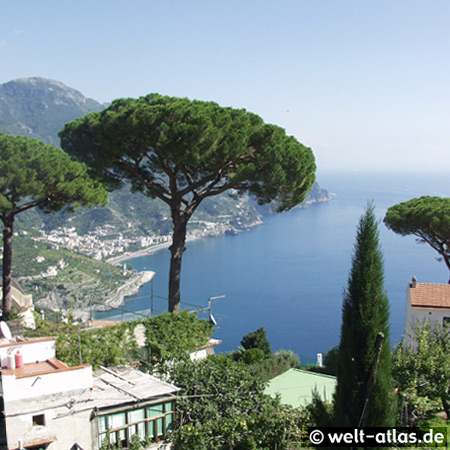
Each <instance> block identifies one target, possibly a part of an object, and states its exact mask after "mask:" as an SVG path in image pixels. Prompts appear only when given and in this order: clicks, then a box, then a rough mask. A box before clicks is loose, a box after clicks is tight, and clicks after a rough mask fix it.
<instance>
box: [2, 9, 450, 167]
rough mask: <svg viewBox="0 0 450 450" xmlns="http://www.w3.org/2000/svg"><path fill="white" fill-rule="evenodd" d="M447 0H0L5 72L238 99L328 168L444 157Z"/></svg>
mask: <svg viewBox="0 0 450 450" xmlns="http://www.w3.org/2000/svg"><path fill="white" fill-rule="evenodd" d="M449 23H450V1H448V0H376V1H375V0H372V1H369V0H270V1H266V0H184V1H181V0H165V1H163V0H160V1H156V0H127V1H119V0H108V1H106V0H95V1H92V0H89V1H88V0H77V1H76V2H73V1H64V0H44V1H40V2H37V1H35V0H0V84H3V83H6V82H8V81H10V80H14V79H17V78H26V77H44V78H49V79H52V80H57V81H61V82H63V83H64V84H66V85H68V86H70V87H72V88H74V89H77V90H79V91H81V92H82V93H83V94H84V95H85V96H87V97H90V98H93V99H95V100H97V101H100V102H110V101H112V100H114V99H116V98H122V97H139V96H142V95H146V94H148V93H151V92H157V93H160V94H164V95H170V96H177V97H188V98H191V99H199V100H208V101H215V102H217V103H219V104H220V105H222V106H232V107H235V108H245V109H247V110H249V111H251V112H253V113H256V114H258V115H259V116H261V117H262V118H263V119H264V120H265V121H266V122H268V123H274V124H276V125H278V126H281V127H282V128H284V129H285V130H286V132H287V133H288V134H290V135H293V136H295V137H296V138H297V139H298V140H299V141H300V142H302V143H303V144H304V145H306V146H307V147H311V148H312V149H313V151H314V154H315V156H316V160H317V165H318V170H319V172H320V171H321V170H323V171H330V170H338V171H341V170H352V171H361V170H367V169H369V170H372V171H386V170H389V171H402V172H412V173H414V172H417V171H440V172H442V171H447V170H450V151H449V150H450V123H449V118H450V26H449Z"/></svg>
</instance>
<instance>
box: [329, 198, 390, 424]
mask: <svg viewBox="0 0 450 450" xmlns="http://www.w3.org/2000/svg"><path fill="white" fill-rule="evenodd" d="M383 279H384V270H383V257H382V254H381V251H380V245H379V232H378V224H377V220H376V218H375V214H374V207H373V205H371V204H369V205H368V207H367V209H366V212H365V214H364V215H363V216H362V217H361V219H360V222H359V225H358V228H357V236H356V244H355V247H354V254H353V260H352V267H351V271H350V275H349V279H348V285H347V289H345V290H344V293H343V307H342V328H341V341H340V345H339V357H338V370H337V386H336V393H335V399H334V400H335V402H334V416H335V423H336V425H338V426H350V427H357V426H358V425H360V426H372V427H374V426H391V425H392V422H393V415H392V408H391V407H390V405H391V399H390V384H391V350H390V343H389V304H388V299H387V295H386V293H385V291H384V287H383ZM379 333H382V334H383V335H384V340H382V345H381V351H377V347H380V346H379V344H380V339H379V338H378V339H377V336H378V335H379ZM362 417H363V419H362V421H361V418H362Z"/></svg>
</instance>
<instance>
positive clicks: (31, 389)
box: [0, 338, 178, 450]
mask: <svg viewBox="0 0 450 450" xmlns="http://www.w3.org/2000/svg"><path fill="white" fill-rule="evenodd" d="M0 358H1V366H2V374H1V395H2V400H3V402H2V404H3V413H4V424H5V425H6V438H7V448H8V449H10V450H15V449H22V448H24V449H29V450H38V449H43V448H44V449H45V448H48V449H49V450H56V449H64V450H65V449H67V450H69V449H73V450H78V449H83V450H97V449H99V448H100V446H101V444H102V442H103V440H104V439H109V441H110V443H111V444H114V443H118V442H119V441H120V444H121V445H122V447H123V448H127V447H128V446H129V442H130V440H131V438H132V436H133V435H134V434H138V435H139V436H140V438H141V439H144V437H146V436H147V438H148V440H149V441H153V442H154V443H155V444H154V445H155V448H157V447H158V445H159V443H162V442H163V441H164V440H165V438H166V437H167V436H168V434H169V433H170V431H171V428H172V423H173V414H174V401H175V394H176V392H177V390H178V389H177V388H176V387H175V386H173V385H171V384H169V383H165V382H163V381H161V380H158V379H157V378H155V377H153V376H151V375H148V374H145V373H142V372H140V371H138V370H136V369H133V368H131V367H125V366H119V367H114V368H99V369H97V370H95V371H93V369H92V366H91V365H90V364H83V365H80V366H76V367H68V366H67V365H66V364H64V363H62V362H61V361H59V360H57V359H56V358H55V338H41V339H33V340H27V341H21V342H8V343H3V344H0Z"/></svg>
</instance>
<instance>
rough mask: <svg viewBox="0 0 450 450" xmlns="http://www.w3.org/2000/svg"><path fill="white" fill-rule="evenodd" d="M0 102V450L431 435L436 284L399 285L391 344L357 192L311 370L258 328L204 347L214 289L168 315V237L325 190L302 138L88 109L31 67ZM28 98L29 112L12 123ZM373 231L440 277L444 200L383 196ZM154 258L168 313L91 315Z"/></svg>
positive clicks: (443, 419)
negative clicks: (349, 245)
mask: <svg viewBox="0 0 450 450" xmlns="http://www.w3.org/2000/svg"><path fill="white" fill-rule="evenodd" d="M36 99H38V100H36ZM0 100H1V101H0V117H3V116H5V117H6V116H7V114H6V112H8V118H9V120H8V121H5V122H2V121H0V155H1V161H0V218H1V220H2V224H3V246H2V249H1V250H2V252H1V256H2V272H3V278H2V307H1V310H2V317H1V321H0V362H1V375H0V395H1V397H0V398H1V402H0V450H23V449H27V450H39V449H48V450H59V449H70V450H107V449H114V450H122V449H130V450H144V449H145V450H147V449H161V450H167V449H174V450H181V449H189V450H217V449H218V450H233V449H236V450H238V449H249V450H250V449H251V450H259V449H261V450H269V449H278V450H280V449H284V450H291V449H292V450H294V449H299V448H313V447H315V446H324V447H333V446H336V445H338V444H339V445H340V446H341V447H342V448H347V447H350V448H372V447H379V446H384V447H389V448H397V446H410V447H412V448H416V447H424V448H429V447H433V446H435V445H439V446H446V445H447V438H448V436H447V435H448V421H449V420H450V356H449V349H450V329H449V328H448V326H449V325H450V284H435V283H428V282H427V280H420V279H419V280H418V279H417V278H416V277H412V278H411V280H410V282H409V283H408V284H407V286H405V288H406V295H405V311H406V319H405V334H404V338H403V340H402V341H401V342H400V343H397V344H396V345H395V346H392V343H391V340H390V339H391V337H390V325H389V318H390V312H389V300H388V298H387V295H386V292H385V287H384V284H383V280H384V270H385V269H384V260H383V252H382V246H381V243H380V233H379V227H380V222H379V221H378V220H377V218H376V215H375V205H374V204H373V203H371V202H370V201H369V202H368V203H367V205H366V207H365V209H364V211H363V213H362V215H361V217H360V218H359V222H358V226H357V229H356V233H355V244H354V247H353V249H349V253H350V252H352V265H351V269H350V271H349V276H348V281H347V285H346V288H345V289H344V291H343V293H342V316H341V317H337V318H336V321H337V322H340V323H341V336H340V342H339V345H338V346H335V347H332V348H330V349H324V350H323V353H318V354H317V361H316V362H315V364H306V363H305V362H304V361H301V360H300V358H299V356H298V355H297V354H296V353H295V352H293V351H292V350H290V349H285V350H276V351H273V350H272V346H271V342H270V341H269V339H268V337H267V333H266V330H265V329H264V327H258V328H256V329H255V330H249V332H248V333H247V334H245V335H244V336H242V339H241V340H240V345H239V346H238V347H237V348H235V349H234V350H232V351H229V352H223V351H221V344H222V341H221V339H218V338H217V337H216V336H215V330H216V328H215V327H216V325H217V322H216V319H215V318H214V314H213V311H212V302H213V301H215V300H217V299H220V298H223V297H224V295H221V296H217V297H211V298H209V299H208V305H207V306H205V307H202V308H200V309H198V308H194V307H192V308H183V307H182V306H183V299H182V296H181V288H180V286H181V279H182V276H183V275H182V273H183V271H182V267H183V264H185V260H184V259H183V254H184V252H185V251H187V252H188V251H189V249H187V250H186V247H185V244H186V242H188V241H192V240H195V239H203V238H208V237H214V236H220V235H224V234H237V233H243V232H246V231H248V230H250V229H251V228H253V227H256V226H264V218H265V217H266V215H269V214H276V213H283V212H285V211H290V210H292V209H293V208H307V207H309V206H311V205H313V204H319V203H322V202H329V201H331V200H332V196H331V195H330V193H329V192H327V191H326V189H323V188H322V187H320V185H319V184H318V183H317V181H316V160H315V156H314V154H313V152H312V150H311V149H310V148H308V147H306V146H304V145H303V144H301V143H300V142H298V141H297V139H296V138H294V137H293V136H290V135H288V134H287V133H286V132H285V130H284V129H282V128H280V127H277V126H275V125H269V124H267V123H265V121H263V119H262V118H260V117H259V116H257V115H255V114H253V113H250V112H248V111H246V110H243V109H233V108H225V107H221V106H219V105H218V104H217V103H214V102H208V101H197V100H190V99H187V98H179V97H169V96H164V95H159V94H149V95H147V96H144V97H140V98H138V99H133V98H129V99H119V100H116V101H114V102H112V103H111V104H108V105H101V104H99V103H97V102H95V101H93V100H90V101H89V102H88V101H87V99H86V98H85V97H84V96H83V95H82V94H81V93H79V92H78V91H75V90H73V89H72V88H69V87H67V86H65V85H64V84H62V83H60V82H56V81H51V80H47V79H43V78H30V79H20V80H15V81H11V82H9V83H6V84H5V85H0ZM36 101H38V102H40V103H39V104H43V105H45V108H44V110H45V111H46V114H47V116H46V117H41V114H40V113H37V114H35V115H33V117H32V119H33V120H31V119H30V117H28V116H27V114H28V113H29V111H31V110H33V108H32V107H31V105H32V102H36ZM2 102H3V103H2ZM88 103H89V105H90V106H89V108H86V104H88ZM3 104H6V105H7V107H5V106H3ZM33 104H34V103H33ZM63 107H64V108H66V109H69V110H70V114H66V113H67V110H66V109H64V111H66V113H65V114H62V113H61V111H63V110H62V109H61V108H63ZM24 111H25V112H27V114H25V112H24ZM39 111H40V110H39ZM2 115H3V116H2ZM63 118H64V120H63ZM50 119H52V120H50ZM33 127H34V128H33ZM29 130H32V131H31V132H29ZM21 131H22V132H21ZM106 136H107V138H106ZM58 147H59V148H58ZM325 188H326V186H325ZM315 206H317V205H315ZM318 207H320V206H318ZM383 223H384V225H385V226H386V227H387V228H388V229H389V230H390V231H391V232H393V233H396V234H399V235H401V236H414V237H416V238H417V239H419V240H421V241H423V242H425V243H426V244H427V245H429V246H431V247H432V248H433V249H434V250H435V251H436V252H437V255H438V257H439V258H440V259H442V261H443V264H445V265H446V266H447V267H448V268H449V269H450V250H449V247H448V245H449V244H448V242H449V237H448V229H449V224H450V199H449V198H444V197H428V196H424V197H421V198H415V199H411V200H409V201H407V202H403V203H399V204H396V205H392V206H391V207H389V209H388V210H387V212H386V214H385V216H384V219H383ZM162 249H164V250H165V251H167V252H169V253H170V270H169V280H168V281H169V283H168V293H167V298H165V301H166V302H167V311H164V312H162V313H160V314H151V315H144V314H139V312H137V313H136V314H135V315H134V317H133V318H132V319H129V320H121V321H113V320H105V319H96V318H95V312H97V311H104V310H107V309H115V308H119V307H120V306H121V305H123V304H124V301H125V299H126V297H128V296H130V295H133V294H136V293H137V292H138V291H139V289H140V288H141V287H142V286H143V285H144V284H146V283H150V282H151V280H152V279H153V277H154V275H155V273H154V272H153V271H152V270H145V271H139V272H137V271H136V270H135V269H134V268H133V267H132V265H131V264H130V263H129V260H130V259H131V258H133V257H136V256H142V255H149V254H152V253H154V252H157V251H159V250H162ZM227 320H233V318H227ZM293 339H295V336H293ZM374 427H376V430H377V433H373V434H372V435H369V434H370V432H369V431H370V429H373V428H374ZM350 429H351V430H353V431H352V432H349V430H350ZM327 430H334V431H333V433H331V432H330V433H328V431H327ZM339 430H342V432H340V431H339Z"/></svg>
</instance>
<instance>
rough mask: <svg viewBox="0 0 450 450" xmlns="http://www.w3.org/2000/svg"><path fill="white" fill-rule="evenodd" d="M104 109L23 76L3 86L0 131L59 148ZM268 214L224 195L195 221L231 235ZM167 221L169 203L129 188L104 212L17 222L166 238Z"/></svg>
mask: <svg viewBox="0 0 450 450" xmlns="http://www.w3.org/2000/svg"><path fill="white" fill-rule="evenodd" d="M106 106H107V105H106V104H100V103H99V102H97V101H95V100H93V99H89V98H86V97H85V96H84V95H83V94H82V93H81V92H79V91H77V90H75V89H72V88H70V87H68V86H66V85H65V84H63V83H61V82H59V81H54V80H48V79H44V78H21V79H17V80H13V81H9V82H8V83H5V84H3V85H0V132H4V133H8V134H18V135H22V136H27V137H31V138H35V139H39V140H42V141H43V142H45V143H46V144H51V145H54V146H57V147H59V138H58V132H59V131H60V130H61V129H62V128H63V127H64V125H65V123H67V122H69V121H71V120H74V119H77V118H78V117H81V116H83V115H85V114H88V113H89V112H92V111H100V110H102V109H103V108H105V107H106ZM327 196H328V193H327V192H326V191H324V190H323V189H321V188H320V187H319V186H318V185H315V186H314V187H313V189H312V190H311V192H310V194H308V197H307V199H306V201H305V202H304V204H309V203H311V202H316V201H324V198H325V199H326V198H327ZM269 210H270V208H266V209H258V208H257V205H256V203H252V202H248V201H245V202H242V201H239V200H232V199H230V197H229V196H228V194H226V193H225V194H222V196H218V197H215V198H211V199H208V200H207V201H205V202H204V204H202V205H201V206H200V208H199V210H198V212H197V214H196V217H194V220H195V219H197V220H198V219H200V220H202V221H206V222H221V223H223V222H224V220H225V219H224V218H226V220H227V221H228V223H229V224H231V225H230V227H228V228H227V229H228V231H232V232H236V231H239V230H241V229H246V228H248V227H249V226H251V225H252V224H254V223H258V221H259V215H260V214H265V213H266V212H269ZM168 217H169V210H168V208H167V206H166V205H165V204H162V203H161V202H160V201H159V200H152V199H150V198H147V197H144V196H143V195H142V194H139V193H135V194H131V193H130V192H129V190H128V188H125V189H122V190H121V191H116V192H113V193H111V194H110V196H109V204H108V206H107V207H106V208H100V207H98V208H84V209H82V210H80V211H78V212H76V213H75V214H64V213H58V214H51V215H48V214H43V213H41V212H39V211H38V210H32V211H29V212H27V213H25V214H22V215H21V216H20V217H19V221H20V222H22V223H26V224H27V225H28V226H33V225H34V227H39V228H43V229H45V230H46V231H50V230H52V229H55V228H57V227H59V226H64V225H67V224H68V222H70V226H71V227H72V226H74V227H75V228H76V230H77V231H78V233H79V234H86V233H88V232H93V231H94V230H95V228H96V227H99V226H100V227H101V226H104V225H107V224H108V225H109V226H112V227H114V228H115V229H116V230H117V232H124V231H126V232H127V233H128V234H129V233H130V232H132V230H130V223H132V224H133V228H135V231H136V233H137V234H138V235H146V234H168V233H169V232H170V230H171V223H170V220H168ZM192 225H193V224H191V227H192Z"/></svg>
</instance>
